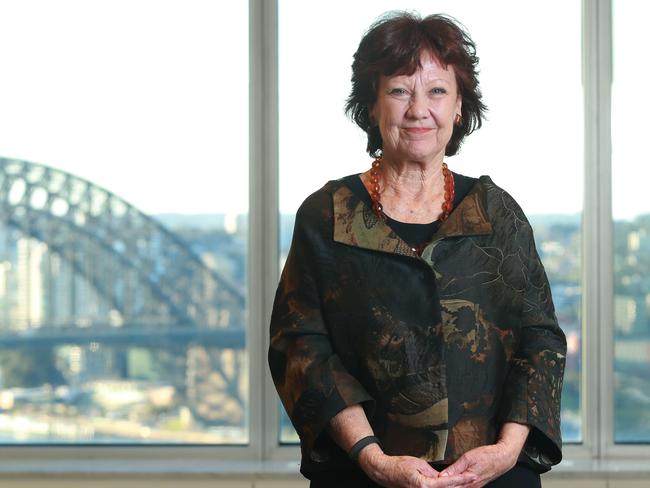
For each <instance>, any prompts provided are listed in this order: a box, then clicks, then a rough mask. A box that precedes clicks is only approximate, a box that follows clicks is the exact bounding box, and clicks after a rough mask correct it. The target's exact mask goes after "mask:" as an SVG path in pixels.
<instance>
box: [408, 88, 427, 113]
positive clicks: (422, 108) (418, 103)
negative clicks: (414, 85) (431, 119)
mask: <svg viewBox="0 0 650 488" xmlns="http://www.w3.org/2000/svg"><path fill="white" fill-rule="evenodd" d="M407 115H408V116H409V117H411V118H414V119H423V118H426V117H427V116H428V115H429V107H428V106H427V100H426V97H425V96H423V95H420V94H418V93H414V94H413V96H412V97H411V100H410V103H409V107H408V111H407Z"/></svg>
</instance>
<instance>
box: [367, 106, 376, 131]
mask: <svg viewBox="0 0 650 488" xmlns="http://www.w3.org/2000/svg"><path fill="white" fill-rule="evenodd" d="M368 122H370V127H377V117H375V111H374V107H368Z"/></svg>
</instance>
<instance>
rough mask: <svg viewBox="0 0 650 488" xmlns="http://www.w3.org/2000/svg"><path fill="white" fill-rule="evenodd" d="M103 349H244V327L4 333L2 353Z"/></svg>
mask: <svg viewBox="0 0 650 488" xmlns="http://www.w3.org/2000/svg"><path fill="white" fill-rule="evenodd" d="M93 342H96V343H99V344H101V345H102V346H146V347H169V346H171V345H179V344H180V345H185V344H200V345H204V346H212V347H219V348H221V349H244V348H245V347H246V329H245V328H244V327H233V326H229V327H224V328H198V327H196V326H195V325H191V326H187V327H183V326H179V325H176V326H173V327H168V326H164V327H163V326H159V327H154V326H151V325H147V326H142V325H135V324H125V325H123V326H121V327H114V326H110V325H105V326H97V325H94V326H92V327H65V328H62V327H60V326H57V327H52V326H47V325H43V326H40V327H39V328H32V329H29V330H28V331H22V332H20V333H16V332H13V331H12V332H9V333H7V332H4V333H3V332H0V349H23V348H32V347H44V346H61V345H78V346H87V345H89V344H90V343H93Z"/></svg>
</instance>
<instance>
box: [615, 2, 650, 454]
mask: <svg viewBox="0 0 650 488" xmlns="http://www.w3.org/2000/svg"><path fill="white" fill-rule="evenodd" d="M648 15H650V4H649V3H648V2H620V1H617V2H614V23H613V28H614V83H613V85H612V173H613V174H612V185H613V188H612V191H613V213H614V215H613V217H614V338H615V340H614V344H615V348H614V351H615V356H614V374H615V382H614V388H615V393H614V395H615V396H614V402H615V411H614V412H615V414H614V432H615V434H614V436H615V441H616V442H620V443H626V442H650V377H648V371H649V370H650V199H648V198H647V182H648V178H650V170H649V169H648V164H647V161H648V158H647V157H646V156H645V154H646V147H645V138H646V137H647V122H646V117H645V114H646V113H648V111H649V110H650V101H649V100H648V99H647V98H645V97H643V96H639V81H640V80H647V79H648V78H650V69H649V68H648V64H647V63H645V62H641V59H642V56H643V53H644V52H646V50H647V45H648V41H647V39H645V38H644V37H643V36H639V35H638V33H639V32H642V31H641V30H640V29H643V28H644V27H645V22H644V20H645V19H647V18H648ZM632 176H634V177H633V178H632Z"/></svg>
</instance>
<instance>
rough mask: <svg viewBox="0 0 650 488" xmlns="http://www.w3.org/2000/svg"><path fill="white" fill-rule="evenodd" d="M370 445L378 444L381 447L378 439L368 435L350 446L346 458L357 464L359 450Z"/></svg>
mask: <svg viewBox="0 0 650 488" xmlns="http://www.w3.org/2000/svg"><path fill="white" fill-rule="evenodd" d="M370 444H379V445H380V446H381V443H380V442H379V439H378V438H377V437H375V436H374V435H368V436H366V437H363V438H362V439H360V440H358V441H357V442H355V443H354V446H352V447H351V448H350V451H349V452H348V457H349V458H350V459H352V461H353V462H355V463H356V462H358V461H359V453H360V452H361V449H363V448H364V447H366V446H369V445H370Z"/></svg>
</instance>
